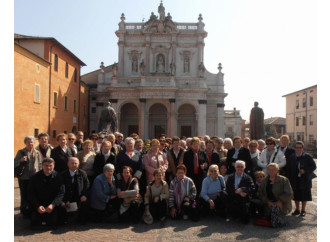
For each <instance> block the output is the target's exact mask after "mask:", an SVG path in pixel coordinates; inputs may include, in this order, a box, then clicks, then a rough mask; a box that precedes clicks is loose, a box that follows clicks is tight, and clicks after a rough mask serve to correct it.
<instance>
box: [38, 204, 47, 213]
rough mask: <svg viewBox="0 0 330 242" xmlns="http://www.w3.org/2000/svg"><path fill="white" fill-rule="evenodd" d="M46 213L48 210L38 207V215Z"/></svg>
mask: <svg viewBox="0 0 330 242" xmlns="http://www.w3.org/2000/svg"><path fill="white" fill-rule="evenodd" d="M45 212H46V209H45V207H44V206H40V207H38V213H40V214H43V213H45Z"/></svg>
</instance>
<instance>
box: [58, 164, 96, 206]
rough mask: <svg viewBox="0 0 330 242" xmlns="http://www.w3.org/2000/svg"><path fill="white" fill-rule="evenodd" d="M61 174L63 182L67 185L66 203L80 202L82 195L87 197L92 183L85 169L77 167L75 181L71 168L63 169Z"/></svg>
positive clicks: (64, 198) (64, 199)
mask: <svg viewBox="0 0 330 242" xmlns="http://www.w3.org/2000/svg"><path fill="white" fill-rule="evenodd" d="M61 176H62V182H63V184H64V186H65V194H64V197H63V202H64V203H66V202H77V203H78V204H79V203H80V198H81V197H82V196H85V197H87V193H88V190H89V186H90V184H89V180H88V178H87V174H86V172H85V171H84V170H81V169H77V171H76V174H75V175H74V182H73V183H72V177H71V175H70V171H69V169H67V170H65V171H63V172H62V173H61Z"/></svg>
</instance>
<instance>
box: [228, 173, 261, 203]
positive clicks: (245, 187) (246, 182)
mask: <svg viewBox="0 0 330 242" xmlns="http://www.w3.org/2000/svg"><path fill="white" fill-rule="evenodd" d="M238 188H241V189H242V191H243V192H245V193H247V196H246V198H247V199H248V197H249V196H252V194H253V193H254V190H255V186H254V182H253V180H252V178H251V177H250V176H249V175H248V174H246V173H245V172H243V175H242V179H241V182H240V183H239V185H238ZM226 190H227V193H228V196H229V197H234V195H235V190H236V189H235V172H234V173H232V174H230V175H229V176H228V178H227V182H226Z"/></svg>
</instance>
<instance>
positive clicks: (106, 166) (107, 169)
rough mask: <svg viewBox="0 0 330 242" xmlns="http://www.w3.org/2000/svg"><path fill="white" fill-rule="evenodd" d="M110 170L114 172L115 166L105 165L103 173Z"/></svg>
mask: <svg viewBox="0 0 330 242" xmlns="http://www.w3.org/2000/svg"><path fill="white" fill-rule="evenodd" d="M110 170H112V171H114V170H115V166H114V165H113V164H111V163H107V164H105V165H104V167H103V172H105V171H110Z"/></svg>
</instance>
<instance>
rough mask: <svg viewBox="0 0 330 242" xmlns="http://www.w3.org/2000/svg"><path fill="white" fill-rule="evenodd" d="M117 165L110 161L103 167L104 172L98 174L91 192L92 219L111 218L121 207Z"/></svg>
mask: <svg viewBox="0 0 330 242" xmlns="http://www.w3.org/2000/svg"><path fill="white" fill-rule="evenodd" d="M114 171H115V167H114V165H113V164H111V163H109V164H106V165H105V166H104V167H103V173H102V174H100V175H98V176H97V177H96V178H95V180H94V182H93V186H92V189H91V192H90V208H91V210H92V211H91V212H92V216H91V218H92V220H94V221H102V220H108V221H109V220H110V217H111V216H112V215H114V214H115V213H116V212H117V211H118V209H119V200H118V198H117V187H116V181H115V177H114V176H113V173H114Z"/></svg>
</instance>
